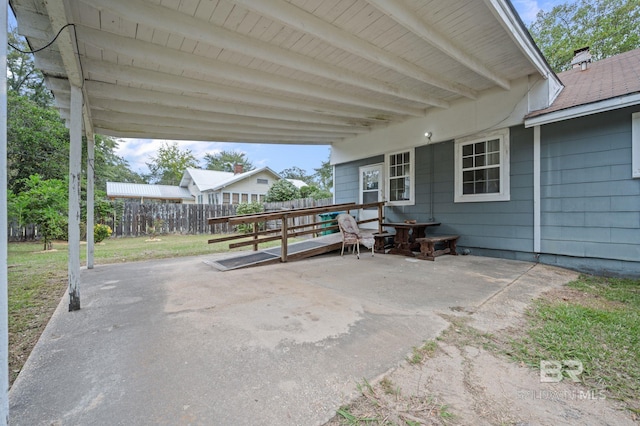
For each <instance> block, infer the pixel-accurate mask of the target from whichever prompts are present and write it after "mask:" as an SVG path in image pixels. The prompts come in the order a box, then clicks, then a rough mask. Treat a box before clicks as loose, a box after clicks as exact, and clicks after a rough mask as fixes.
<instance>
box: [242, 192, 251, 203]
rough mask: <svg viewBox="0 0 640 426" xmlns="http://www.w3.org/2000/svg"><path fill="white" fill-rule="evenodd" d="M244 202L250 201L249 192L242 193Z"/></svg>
mask: <svg viewBox="0 0 640 426" xmlns="http://www.w3.org/2000/svg"><path fill="white" fill-rule="evenodd" d="M242 202H243V203H245V204H246V203H248V202H249V194H242Z"/></svg>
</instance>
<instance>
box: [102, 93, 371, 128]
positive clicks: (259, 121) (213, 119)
mask: <svg viewBox="0 0 640 426" xmlns="http://www.w3.org/2000/svg"><path fill="white" fill-rule="evenodd" d="M91 106H92V107H93V108H94V110H95V111H108V112H122V113H125V114H138V113H139V112H140V110H141V108H144V111H145V112H146V113H148V114H151V115H155V116H159V117H174V118H180V119H185V120H188V119H195V120H200V121H206V122H208V123H213V124H218V123H221V124H233V125H237V126H259V127H261V128H266V129H285V130H302V131H318V132H330V131H336V132H353V133H358V134H360V133H368V132H370V131H371V129H372V128H375V126H373V125H370V126H362V125H356V124H355V123H353V124H350V125H349V124H339V125H338V124H321V123H310V122H309V123H304V122H300V121H291V120H286V119H285V120H276V119H270V118H258V117H251V116H240V115H232V114H224V113H214V112H203V111H198V110H193V109H186V108H178V107H175V106H172V107H168V106H164V105H152V104H144V105H141V104H138V103H134V102H129V101H123V100H108V99H100V98H96V99H93V100H92V102H91Z"/></svg>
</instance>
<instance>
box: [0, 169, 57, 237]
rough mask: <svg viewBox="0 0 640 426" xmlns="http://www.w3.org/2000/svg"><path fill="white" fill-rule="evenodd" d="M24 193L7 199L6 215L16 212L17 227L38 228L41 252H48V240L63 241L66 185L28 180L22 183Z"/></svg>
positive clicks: (37, 178) (42, 180) (39, 179)
mask: <svg viewBox="0 0 640 426" xmlns="http://www.w3.org/2000/svg"><path fill="white" fill-rule="evenodd" d="M24 188H25V190H24V191H23V192H21V193H20V194H19V195H18V196H12V197H11V203H12V206H11V207H10V209H9V210H10V211H12V212H19V214H20V215H21V216H20V217H19V218H18V220H19V222H20V223H33V224H36V225H38V229H39V232H40V234H41V235H42V239H43V242H44V249H45V250H50V249H51V243H52V240H53V239H55V238H63V237H64V236H65V234H66V231H65V228H66V225H67V200H68V192H67V184H66V183H65V182H64V181H63V180H60V179H47V180H45V179H42V177H41V176H39V175H32V176H29V178H28V179H25V182H24Z"/></svg>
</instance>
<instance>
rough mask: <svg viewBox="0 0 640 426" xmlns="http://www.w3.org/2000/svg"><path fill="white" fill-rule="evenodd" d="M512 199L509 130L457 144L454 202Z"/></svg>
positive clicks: (468, 139)
mask: <svg viewBox="0 0 640 426" xmlns="http://www.w3.org/2000/svg"><path fill="white" fill-rule="evenodd" d="M509 199H510V184H509V129H504V130H501V131H496V132H492V133H488V134H485V135H482V136H475V137H469V138H464V139H459V140H456V142H455V198H454V201H455V202H456V203H463V202H478V201H508V200H509Z"/></svg>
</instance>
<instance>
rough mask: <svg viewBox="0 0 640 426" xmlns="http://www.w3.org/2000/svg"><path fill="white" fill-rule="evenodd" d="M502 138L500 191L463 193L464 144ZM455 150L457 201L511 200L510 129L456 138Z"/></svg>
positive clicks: (455, 196) (455, 198) (455, 197)
mask: <svg viewBox="0 0 640 426" xmlns="http://www.w3.org/2000/svg"><path fill="white" fill-rule="evenodd" d="M496 138H499V139H500V192H497V193H492V194H463V193H462V146H463V145H467V144H470V143H475V142H482V141H486V140H490V139H496ZM454 145H455V148H454V149H455V152H454V158H455V160H454V163H455V164H454V166H455V167H454V169H455V195H454V199H453V201H454V202H455V203H478V202H487V201H509V200H510V199H511V182H510V174H509V163H510V162H511V160H510V150H509V129H501V130H497V131H494V132H487V133H483V134H478V135H473V136H469V137H466V138H461V139H456V141H455V144H454Z"/></svg>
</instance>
